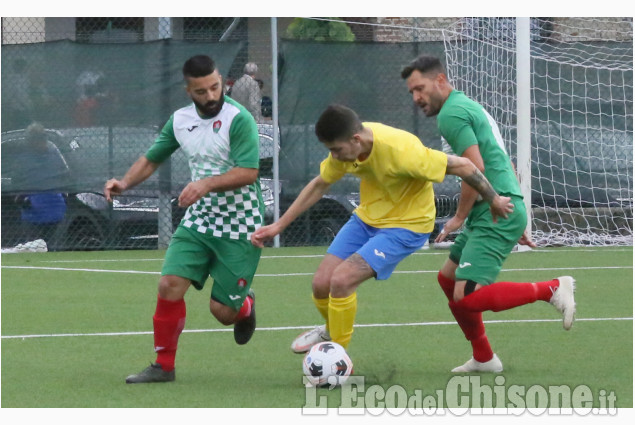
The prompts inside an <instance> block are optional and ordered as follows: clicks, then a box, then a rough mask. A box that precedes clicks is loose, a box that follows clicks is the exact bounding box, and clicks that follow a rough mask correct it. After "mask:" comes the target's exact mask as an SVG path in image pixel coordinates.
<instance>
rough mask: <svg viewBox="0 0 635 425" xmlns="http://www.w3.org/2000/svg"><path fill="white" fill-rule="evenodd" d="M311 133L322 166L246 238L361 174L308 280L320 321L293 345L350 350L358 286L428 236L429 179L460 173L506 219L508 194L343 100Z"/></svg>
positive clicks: (466, 165) (258, 238)
mask: <svg viewBox="0 0 635 425" xmlns="http://www.w3.org/2000/svg"><path fill="white" fill-rule="evenodd" d="M315 133H316V136H317V138H318V140H320V141H321V142H322V143H324V145H325V147H326V148H328V149H329V151H330V153H329V155H328V157H327V158H326V159H325V160H324V161H322V163H321V164H320V174H319V175H318V176H316V177H315V178H314V179H313V180H311V181H310V182H309V183H308V184H307V185H306V186H305V188H304V189H303V190H302V191H301V192H300V194H299V195H298V197H297V198H296V200H295V201H294V202H293V203H292V204H291V206H290V207H289V209H288V210H287V211H286V212H285V213H284V214H283V215H282V217H280V219H279V220H278V221H276V222H275V223H272V224H270V225H268V226H264V227H261V228H260V229H258V230H256V232H254V234H253V236H252V243H253V244H254V245H256V246H259V247H262V246H263V243H264V242H265V241H266V240H268V239H271V238H273V237H274V236H276V235H277V234H279V233H280V232H282V231H283V230H284V229H285V228H286V227H287V226H288V225H289V224H290V223H291V222H292V221H293V220H294V219H295V218H296V217H298V216H299V215H300V214H302V213H303V212H304V211H306V210H307V209H309V208H310V207H311V206H312V205H314V204H315V203H316V202H317V201H318V200H320V199H321V198H322V196H323V195H324V194H325V193H326V192H327V191H328V190H329V188H330V186H331V185H332V184H334V183H335V182H337V181H338V180H340V179H341V178H342V177H344V175H346V174H352V175H354V176H357V177H359V179H360V204H359V206H358V207H357V208H356V209H355V211H354V213H353V216H352V217H351V218H350V220H349V221H348V222H347V223H346V224H345V225H344V226H343V227H342V229H340V231H339V232H338V234H337V236H336V237H335V240H334V241H333V243H332V244H331V246H329V248H328V250H327V254H326V255H325V256H324V259H323V260H322V262H321V263H320V265H319V267H318V269H317V271H316V272H315V275H314V277H313V302H314V304H315V306H316V307H317V309H318V311H319V313H320V314H321V315H322V317H323V318H324V320H325V322H326V325H324V326H319V327H317V328H316V329H313V330H310V331H307V332H304V333H302V334H301V335H300V336H299V337H297V338H296V339H295V340H294V341H293V343H292V345H291V349H292V350H293V351H294V352H296V353H303V352H306V351H308V350H309V349H310V348H311V346H312V345H314V344H317V343H318V342H320V341H324V340H332V341H335V342H337V343H338V344H340V345H342V346H343V347H344V348H348V344H349V342H350V340H351V337H352V334H353V324H354V321H355V314H356V312H357V294H356V289H357V287H358V286H359V285H360V284H361V283H362V282H364V281H366V280H367V279H370V278H373V277H374V278H376V279H377V280H385V279H388V278H389V277H390V275H391V274H392V272H393V270H394V269H395V267H396V266H397V264H398V263H399V262H400V261H401V260H403V259H404V258H405V257H407V256H408V255H410V254H411V253H413V252H415V251H417V250H418V249H420V248H421V247H422V246H423V245H424V244H425V243H426V241H427V240H428V238H429V236H430V232H432V230H433V228H434V215H435V212H434V211H435V210H434V193H433V190H432V182H435V181H436V182H440V181H442V180H443V178H444V177H445V175H446V174H453V175H458V176H461V177H462V178H464V181H466V182H467V183H468V184H470V185H472V186H473V187H475V188H476V190H478V191H479V193H481V194H483V197H484V199H486V201H485V204H487V205H490V204H491V211H492V214H494V215H495V216H501V217H507V215H508V213H509V212H511V210H510V208H511V207H512V204H510V203H509V201H510V198H508V197H504V196H499V195H498V194H496V192H495V191H494V190H493V188H492V186H491V185H490V183H489V182H488V181H487V180H486V179H485V178H484V177H483V175H482V174H481V172H480V171H478V169H477V168H476V167H475V166H474V165H473V164H472V163H471V162H470V161H468V160H466V159H465V158H459V157H457V156H454V155H446V154H445V153H443V152H441V151H437V150H434V149H429V148H427V147H425V146H424V145H423V144H422V143H421V141H420V140H419V138H418V137H416V136H415V135H413V134H411V133H408V132H406V131H403V130H399V129H396V128H393V127H389V126H387V125H384V124H381V123H375V122H362V121H360V119H359V117H358V116H357V114H356V113H355V112H354V111H353V110H351V109H350V108H347V107H345V106H343V105H331V106H330V107H328V108H327V109H326V110H325V111H324V112H323V113H322V115H321V116H320V118H319V120H318V121H317V124H316V125H315ZM488 211H490V209H489V207H488ZM500 221H501V222H503V221H505V220H504V219H501V220H500Z"/></svg>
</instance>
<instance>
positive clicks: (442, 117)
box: [437, 107, 478, 156]
mask: <svg viewBox="0 0 635 425" xmlns="http://www.w3.org/2000/svg"><path fill="white" fill-rule="evenodd" d="M437 123H438V126H439V131H440V132H441V135H442V136H443V138H444V139H445V140H446V141H447V142H448V144H449V145H450V146H451V147H452V150H453V151H454V153H456V154H457V155H459V156H461V155H463V152H464V151H465V150H466V149H467V148H469V147H470V146H473V145H478V139H477V138H476V134H475V133H474V130H473V129H472V124H471V121H470V117H469V115H468V113H467V111H464V110H462V109H461V108H456V107H455V108H452V110H451V111H448V112H447V113H444V114H439V116H438V120H437Z"/></svg>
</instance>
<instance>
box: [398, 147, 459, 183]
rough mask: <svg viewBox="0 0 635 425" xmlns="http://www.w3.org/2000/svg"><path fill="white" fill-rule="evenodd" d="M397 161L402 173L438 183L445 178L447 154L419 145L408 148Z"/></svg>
mask: <svg viewBox="0 0 635 425" xmlns="http://www.w3.org/2000/svg"><path fill="white" fill-rule="evenodd" d="M399 162H400V164H399V165H400V167H399V169H401V170H402V173H403V175H406V176H408V177H412V178H416V179H421V180H429V181H431V182H434V183H440V182H442V181H443V179H444V178H445V172H446V170H447V166H448V156H447V155H446V154H445V153H443V152H441V151H438V150H435V149H430V148H428V147H426V146H423V145H421V148H420V149H410V150H409V151H408V155H405V156H403V157H402V158H401V159H400V160H399Z"/></svg>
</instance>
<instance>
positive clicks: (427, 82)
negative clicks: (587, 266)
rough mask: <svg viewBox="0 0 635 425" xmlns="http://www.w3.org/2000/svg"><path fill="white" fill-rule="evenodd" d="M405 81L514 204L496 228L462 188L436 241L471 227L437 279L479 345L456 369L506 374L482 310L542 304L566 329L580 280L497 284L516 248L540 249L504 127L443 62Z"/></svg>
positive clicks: (458, 149) (424, 60)
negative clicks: (530, 229) (449, 75)
mask: <svg viewBox="0 0 635 425" xmlns="http://www.w3.org/2000/svg"><path fill="white" fill-rule="evenodd" d="M401 76H402V78H403V79H405V80H406V83H407V86H408V90H409V91H410V93H411V94H412V97H413V101H414V102H415V103H416V104H417V105H418V106H419V107H420V108H421V110H422V111H423V112H424V113H425V115H426V116H428V117H431V116H435V115H436V116H437V124H438V128H439V131H440V133H441V136H442V137H443V138H444V139H445V140H446V141H447V142H448V144H449V145H450V146H451V147H452V150H453V151H454V153H456V154H457V155H460V156H463V157H465V158H468V159H470V160H471V161H472V162H473V163H474V164H475V165H476V166H477V168H478V169H479V170H481V172H482V173H483V174H484V175H485V177H487V179H488V180H489V181H490V182H491V183H492V186H494V189H495V190H496V192H498V193H499V194H501V195H504V196H509V197H511V198H512V202H513V203H514V205H515V208H514V211H513V213H511V214H510V215H509V218H508V219H507V220H503V221H499V222H498V223H496V224H494V222H493V220H492V215H491V214H490V213H489V210H488V206H487V204H485V203H483V202H482V201H480V200H479V197H478V193H476V192H475V191H474V190H473V189H471V188H470V187H469V186H467V185H466V184H462V186H461V197H460V200H459V205H458V207H457V211H456V214H455V216H454V217H453V218H451V219H450V220H449V221H448V222H447V223H446V224H445V226H444V228H443V230H442V231H441V232H440V234H439V236H438V237H437V239H436V240H435V242H441V241H442V240H444V239H445V238H446V237H447V235H448V233H450V232H453V231H455V230H458V229H460V228H461V226H463V224H464V223H465V228H464V230H463V231H462V232H461V233H460V234H459V235H458V236H457V238H456V241H455V243H454V244H453V245H452V248H451V249H450V256H449V259H448V260H446V262H445V264H444V265H443V266H442V268H441V270H440V272H439V274H438V281H439V284H440V285H441V288H442V289H443V291H444V293H445V295H446V296H447V298H448V300H449V306H450V310H451V311H452V313H453V314H454V317H455V318H456V320H457V322H458V324H459V326H460V327H461V329H462V331H463V333H464V334H465V337H466V338H467V339H468V340H469V341H470V343H471V344H472V353H473V357H472V358H471V359H470V360H468V361H467V362H466V363H465V364H463V365H461V366H459V367H456V368H454V369H453V370H452V371H453V372H500V371H502V370H503V364H502V362H501V361H500V359H499V358H498V356H497V355H496V354H494V352H493V351H492V348H491V346H490V344H489V340H488V339H487V336H486V335H485V326H484V324H483V319H482V312H483V311H487V310H491V311H502V310H507V309H510V308H513V307H518V306H521V305H524V304H529V303H532V302H535V301H537V300H543V301H547V302H550V303H551V304H553V305H554V306H555V307H556V308H557V309H558V310H559V311H560V312H561V313H562V314H563V326H564V328H565V329H567V330H568V329H570V328H571V325H572V324H573V319H574V314H575V301H574V290H575V281H574V279H573V278H572V277H571V276H562V277H558V278H556V279H553V280H550V281H546V282H525V283H518V282H496V283H494V282H495V279H496V277H497V276H498V273H499V272H500V270H501V268H502V265H503V262H504V261H505V259H506V258H507V256H508V255H509V254H510V252H511V251H512V248H513V247H514V246H515V245H516V243H520V244H524V245H529V246H535V244H534V243H533V242H532V241H531V238H530V237H529V235H528V234H527V233H526V231H525V230H526V226H527V211H526V209H525V205H524V202H523V196H522V193H521V191H520V186H519V184H518V180H517V178H516V174H515V172H514V168H513V165H512V162H511V160H510V158H509V156H508V155H507V152H506V151H505V145H504V142H503V140H502V137H501V134H500V131H499V130H498V126H497V125H496V122H495V121H494V120H493V118H492V117H491V116H490V115H489V114H488V113H487V111H485V109H483V107H482V106H481V105H480V104H478V103H477V102H475V101H473V100H472V99H470V98H468V97H467V96H466V95H465V94H464V93H463V92H461V91H458V90H455V89H454V87H453V86H452V84H451V83H450V82H449V81H448V78H447V76H446V74H445V70H444V68H443V65H442V64H441V62H440V61H439V59H438V58H436V57H432V56H425V55H424V56H420V57H418V58H416V59H415V60H414V61H412V62H411V63H410V64H409V65H408V66H406V67H404V69H403V70H402V73H401Z"/></svg>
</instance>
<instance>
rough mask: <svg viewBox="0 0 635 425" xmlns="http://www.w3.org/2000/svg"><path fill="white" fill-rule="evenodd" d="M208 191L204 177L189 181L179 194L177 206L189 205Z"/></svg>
mask: <svg viewBox="0 0 635 425" xmlns="http://www.w3.org/2000/svg"><path fill="white" fill-rule="evenodd" d="M208 193H209V190H208V188H207V182H206V181H205V180H204V179H202V180H197V181H195V182H190V183H188V185H187V186H185V188H184V189H183V190H182V191H181V194H180V195H179V207H181V208H184V207H189V206H190V205H192V204H193V203H194V202H196V201H198V200H199V199H201V198H202V197H203V196H205V195H207V194H208Z"/></svg>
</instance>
